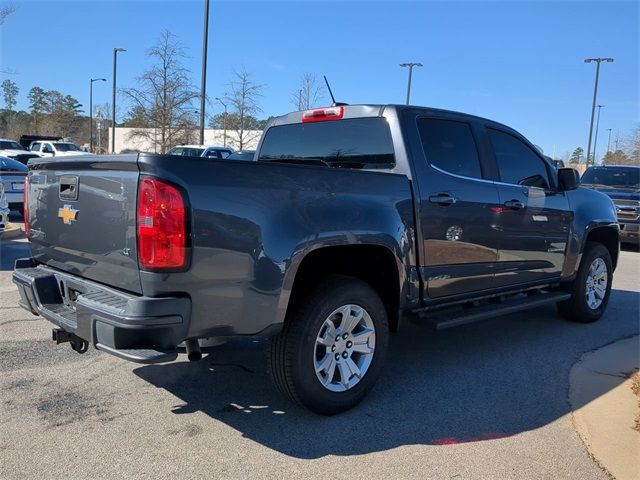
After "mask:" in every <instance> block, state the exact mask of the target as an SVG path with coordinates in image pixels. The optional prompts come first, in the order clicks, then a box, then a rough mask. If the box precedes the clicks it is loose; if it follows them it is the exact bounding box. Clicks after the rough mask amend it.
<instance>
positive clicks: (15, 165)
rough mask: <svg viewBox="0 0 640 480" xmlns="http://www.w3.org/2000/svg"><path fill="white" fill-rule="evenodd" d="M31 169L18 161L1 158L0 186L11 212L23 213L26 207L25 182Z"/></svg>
mask: <svg viewBox="0 0 640 480" xmlns="http://www.w3.org/2000/svg"><path fill="white" fill-rule="evenodd" d="M28 173H29V168H27V166H26V165H23V164H22V163H20V162H19V161H17V160H14V159H12V158H7V157H0V185H2V188H3V192H4V196H5V200H6V201H7V203H8V204H9V205H8V206H9V208H10V209H11V210H17V211H19V212H22V209H23V207H24V180H25V178H26V176H27V174H28Z"/></svg>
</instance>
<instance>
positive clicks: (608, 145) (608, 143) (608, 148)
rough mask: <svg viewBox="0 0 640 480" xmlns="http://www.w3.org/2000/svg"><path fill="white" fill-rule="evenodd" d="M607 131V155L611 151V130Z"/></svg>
mask: <svg viewBox="0 0 640 480" xmlns="http://www.w3.org/2000/svg"><path fill="white" fill-rule="evenodd" d="M607 130H609V140H608V141H607V153H609V152H610V151H611V130H612V129H611V128H607Z"/></svg>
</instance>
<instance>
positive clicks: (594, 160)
mask: <svg viewBox="0 0 640 480" xmlns="http://www.w3.org/2000/svg"><path fill="white" fill-rule="evenodd" d="M596 107H598V120H596V137H595V138H594V140H593V164H594V165H595V164H596V147H597V146H598V129H599V128H600V110H602V107H604V105H596Z"/></svg>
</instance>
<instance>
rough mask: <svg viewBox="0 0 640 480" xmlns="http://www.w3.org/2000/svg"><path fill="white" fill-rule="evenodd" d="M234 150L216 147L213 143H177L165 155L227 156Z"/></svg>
mask: <svg viewBox="0 0 640 480" xmlns="http://www.w3.org/2000/svg"><path fill="white" fill-rule="evenodd" d="M233 152H234V150H233V148H230V147H217V146H215V145H179V146H177V147H173V148H172V149H171V150H169V151H168V152H167V155H179V156H183V157H207V158H227V157H228V156H229V155H231V154H232V153H233Z"/></svg>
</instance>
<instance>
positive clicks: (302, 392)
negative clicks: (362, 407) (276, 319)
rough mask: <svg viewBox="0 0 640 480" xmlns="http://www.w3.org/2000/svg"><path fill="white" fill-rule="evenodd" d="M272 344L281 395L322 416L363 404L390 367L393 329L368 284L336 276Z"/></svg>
mask: <svg viewBox="0 0 640 480" xmlns="http://www.w3.org/2000/svg"><path fill="white" fill-rule="evenodd" d="M307 297H308V298H306V299H305V301H303V302H300V304H299V307H298V308H296V310H295V311H294V312H292V314H291V315H289V316H288V318H287V321H286V323H285V327H284V329H283V331H282V332H281V333H280V334H279V335H278V336H276V337H275V338H273V339H272V342H271V351H270V356H271V359H270V371H271V375H272V378H273V380H274V382H275V384H276V386H277V387H278V389H279V390H280V391H282V392H283V393H284V394H285V395H287V396H288V397H289V398H291V399H292V400H293V401H295V402H297V403H299V404H301V405H303V406H305V407H307V408H308V409H310V410H312V411H314V412H316V413H320V414H322V415H333V414H336V413H340V412H343V411H345V410H348V409H350V408H352V407H354V406H355V405H357V404H358V403H359V402H360V401H361V400H362V399H363V398H364V397H365V396H366V395H367V393H368V392H369V391H370V390H371V388H372V387H373V385H374V384H375V382H376V380H377V379H378V376H379V375H380V371H381V369H382V365H383V363H384V359H385V355H386V350H387V343H388V338H389V326H388V323H387V314H386V311H385V308H384V305H383V304H382V302H381V300H380V298H379V297H378V295H377V294H376V292H375V291H374V290H373V289H372V288H371V287H370V286H369V285H367V284H366V283H364V282H362V281H360V280H357V279H353V278H347V277H333V278H331V279H330V281H328V282H326V283H324V284H323V285H321V286H320V287H318V288H317V289H315V290H313V291H311V292H309V293H308V295H307Z"/></svg>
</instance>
